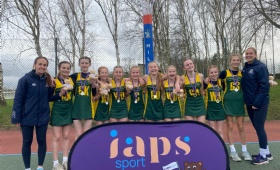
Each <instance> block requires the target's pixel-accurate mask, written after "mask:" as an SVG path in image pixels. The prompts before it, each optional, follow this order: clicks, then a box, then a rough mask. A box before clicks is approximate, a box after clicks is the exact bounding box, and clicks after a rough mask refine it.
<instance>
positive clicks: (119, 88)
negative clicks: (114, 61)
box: [114, 78, 122, 100]
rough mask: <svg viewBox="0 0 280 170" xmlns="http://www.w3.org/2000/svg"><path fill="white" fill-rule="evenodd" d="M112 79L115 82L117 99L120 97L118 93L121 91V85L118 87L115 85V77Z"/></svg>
mask: <svg viewBox="0 0 280 170" xmlns="http://www.w3.org/2000/svg"><path fill="white" fill-rule="evenodd" d="M114 81H115V84H116V91H117V99H118V100H119V99H120V93H121V87H120V86H117V82H116V79H115V78H114ZM120 83H122V80H121V82H120Z"/></svg>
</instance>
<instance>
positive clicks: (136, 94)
mask: <svg viewBox="0 0 280 170" xmlns="http://www.w3.org/2000/svg"><path fill="white" fill-rule="evenodd" d="M132 84H133V92H134V98H135V100H137V97H138V92H139V91H140V87H139V84H140V82H139V79H138V83H137V87H134V83H133V80H132Z"/></svg>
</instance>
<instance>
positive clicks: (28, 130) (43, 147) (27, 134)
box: [21, 125, 48, 169]
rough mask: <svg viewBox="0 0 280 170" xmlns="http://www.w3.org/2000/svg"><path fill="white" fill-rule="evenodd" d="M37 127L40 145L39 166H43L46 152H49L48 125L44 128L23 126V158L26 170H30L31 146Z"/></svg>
mask: <svg viewBox="0 0 280 170" xmlns="http://www.w3.org/2000/svg"><path fill="white" fill-rule="evenodd" d="M34 127H36V138H37V143H38V165H43V163H44V160H45V156H46V151H47V142H46V135H47V129H48V125H43V126H21V132H22V138H23V140H22V142H23V143H22V150H21V152H22V158H23V162H24V166H25V168H26V169H27V168H30V158H31V144H32V140H33V131H34Z"/></svg>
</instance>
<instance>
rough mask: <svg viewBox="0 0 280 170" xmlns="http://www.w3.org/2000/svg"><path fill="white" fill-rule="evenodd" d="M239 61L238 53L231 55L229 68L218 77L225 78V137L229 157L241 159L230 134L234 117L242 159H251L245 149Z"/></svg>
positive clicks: (236, 159) (243, 110) (235, 159)
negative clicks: (227, 142)
mask: <svg viewBox="0 0 280 170" xmlns="http://www.w3.org/2000/svg"><path fill="white" fill-rule="evenodd" d="M240 63H241V56H240V55H239V54H233V55H231V56H230V58H229V64H230V68H229V69H227V70H223V71H222V72H221V73H220V76H219V78H220V79H224V80H225V94H224V108H225V114H226V122H227V137H228V141H229V147H230V157H231V158H232V159H233V160H234V161H241V158H240V157H239V156H238V153H237V152H236V149H235V147H234V140H233V134H232V131H233V118H234V117H235V119H236V123H237V129H238V132H239V136H240V140H241V145H242V156H243V157H244V160H252V158H251V155H250V153H249V152H248V151H247V146H246V135H245V131H244V116H245V107H244V99H243V92H242V89H241V78H242V74H241V71H240V70H239V66H240Z"/></svg>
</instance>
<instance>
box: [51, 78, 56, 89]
mask: <svg viewBox="0 0 280 170" xmlns="http://www.w3.org/2000/svg"><path fill="white" fill-rule="evenodd" d="M50 77H51V76H50ZM51 87H52V88H55V79H54V78H53V77H51Z"/></svg>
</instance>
